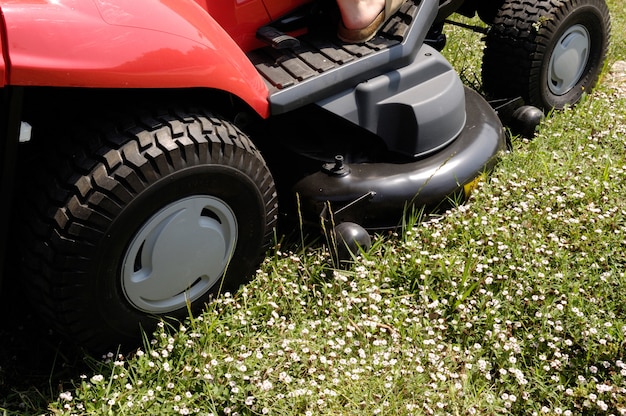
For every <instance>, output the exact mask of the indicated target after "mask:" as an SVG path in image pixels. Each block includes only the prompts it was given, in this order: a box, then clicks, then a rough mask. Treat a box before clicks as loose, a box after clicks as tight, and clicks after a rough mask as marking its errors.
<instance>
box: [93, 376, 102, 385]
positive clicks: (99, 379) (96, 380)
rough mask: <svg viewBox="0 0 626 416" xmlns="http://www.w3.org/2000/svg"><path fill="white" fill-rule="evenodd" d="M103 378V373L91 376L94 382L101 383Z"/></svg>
mask: <svg viewBox="0 0 626 416" xmlns="http://www.w3.org/2000/svg"><path fill="white" fill-rule="evenodd" d="M103 380H104V376H102V375H101V374H96V375H95V376H93V377H91V382H92V383H94V384H96V383H100V382H101V381H103Z"/></svg>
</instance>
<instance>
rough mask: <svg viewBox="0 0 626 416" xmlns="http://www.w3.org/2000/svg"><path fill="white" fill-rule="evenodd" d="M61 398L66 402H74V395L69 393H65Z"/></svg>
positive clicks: (60, 395)
mask: <svg viewBox="0 0 626 416" xmlns="http://www.w3.org/2000/svg"><path fill="white" fill-rule="evenodd" d="M59 398H60V399H62V400H65V401H68V402H69V401H72V399H73V397H72V393H71V392H69V391H66V392H64V393H61V394H59Z"/></svg>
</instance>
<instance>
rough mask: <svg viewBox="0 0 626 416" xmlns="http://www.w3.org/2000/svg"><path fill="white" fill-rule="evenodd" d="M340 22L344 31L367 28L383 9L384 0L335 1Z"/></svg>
mask: <svg viewBox="0 0 626 416" xmlns="http://www.w3.org/2000/svg"><path fill="white" fill-rule="evenodd" d="M337 5H338V6H339V11H340V12H341V20H342V22H343V25H344V26H345V27H346V29H350V30H355V29H356V30H358V29H363V28H365V27H367V26H369V25H370V24H371V23H372V22H373V21H374V20H375V19H376V17H378V15H379V14H380V12H382V11H383V10H384V9H385V0H337Z"/></svg>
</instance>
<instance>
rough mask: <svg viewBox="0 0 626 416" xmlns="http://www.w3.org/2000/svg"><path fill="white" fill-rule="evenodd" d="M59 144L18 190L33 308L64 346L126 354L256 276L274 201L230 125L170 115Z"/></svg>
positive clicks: (248, 147) (197, 115) (256, 162)
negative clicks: (161, 325)
mask: <svg viewBox="0 0 626 416" xmlns="http://www.w3.org/2000/svg"><path fill="white" fill-rule="evenodd" d="M62 136H63V134H62V133H61V134H58V135H55V137H48V138H47V140H46V143H47V144H48V147H46V145H45V144H44V147H46V150H45V151H46V153H45V158H44V159H43V160H44V162H43V163H45V164H46V165H47V172H46V173H44V174H43V175H42V174H38V175H33V176H35V182H36V183H35V184H33V185H31V186H29V188H30V189H31V190H32V192H31V193H30V195H31V198H30V199H29V200H28V201H27V203H26V204H25V208H26V209H25V212H24V218H25V219H24V223H25V224H28V225H27V228H26V229H25V233H24V235H25V237H26V238H24V242H25V244H24V245H23V253H24V254H23V259H24V261H23V264H24V270H25V274H26V277H27V279H28V280H27V281H26V285H25V288H26V290H27V293H28V294H29V297H30V298H31V299H32V300H33V303H34V305H35V306H36V307H37V308H39V309H40V310H41V311H42V312H43V314H44V317H46V318H47V319H48V321H49V322H50V323H51V324H52V325H53V327H54V328H56V329H57V330H58V331H59V332H61V333H62V334H64V335H66V336H67V337H68V338H69V339H71V340H72V341H73V342H75V343H77V344H78V345H80V346H83V347H86V348H88V349H90V350H93V351H99V352H100V351H103V350H105V349H107V348H110V347H114V346H115V345H117V344H120V343H121V344H126V345H135V344H136V343H137V341H139V340H140V339H141V331H140V327H141V328H143V329H144V330H146V331H150V330H151V329H152V328H154V325H155V324H156V322H157V319H158V318H166V317H168V318H169V317H173V318H179V319H180V318H184V317H186V316H188V313H189V309H191V310H192V311H198V310H199V309H200V308H202V306H203V305H204V304H205V302H206V301H208V299H209V297H210V296H211V295H213V294H216V293H217V292H218V291H220V290H222V291H226V290H236V289H237V288H238V286H239V285H240V284H241V283H242V282H243V281H244V279H245V278H246V277H249V276H250V275H251V274H252V273H253V272H254V271H255V269H256V267H257V265H258V263H259V261H260V260H261V258H262V256H263V254H264V253H265V250H266V249H267V247H268V244H269V243H270V239H271V237H272V235H273V227H274V226H275V222H276V218H277V199H276V192H275V187H274V182H273V179H272V176H271V174H270V172H269V170H268V168H267V166H266V164H265V162H264V160H263V158H262V157H261V154H260V153H259V151H258V150H257V149H256V148H255V147H254V146H253V144H252V143H251V141H250V140H249V139H248V138H247V137H246V136H245V135H244V134H243V133H242V132H241V131H239V130H238V129H237V128H235V127H234V126H233V125H232V124H230V123H229V122H227V121H225V120H222V119H220V118H217V117H214V116H213V115H212V114H211V113H209V112H205V111H201V110H194V111H191V112H186V111H178V110H177V111H174V110H171V111H163V112H159V113H154V114H151V115H150V116H143V117H135V118H131V119H128V120H125V121H123V122H122V121H119V120H118V121H115V123H108V124H107V123H103V122H102V120H96V122H94V123H92V127H83V128H72V129H71V132H68V133H67V136H68V137H70V138H69V139H67V138H64V137H62ZM50 144H53V145H50ZM31 174H32V172H31ZM155 318H157V319H155Z"/></svg>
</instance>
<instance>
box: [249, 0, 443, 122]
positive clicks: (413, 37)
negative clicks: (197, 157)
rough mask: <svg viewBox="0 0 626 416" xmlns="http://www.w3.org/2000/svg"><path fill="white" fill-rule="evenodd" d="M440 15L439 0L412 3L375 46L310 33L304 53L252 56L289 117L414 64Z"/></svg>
mask: <svg viewBox="0 0 626 416" xmlns="http://www.w3.org/2000/svg"><path fill="white" fill-rule="evenodd" d="M437 12H438V2H437V0H407V2H406V3H405V4H403V5H402V7H401V8H400V10H399V11H398V12H397V13H396V14H395V15H394V16H393V17H392V18H391V19H390V20H389V21H387V23H386V24H385V26H384V27H383V29H382V30H381V31H380V32H379V33H378V35H376V36H375V37H374V38H373V39H372V40H370V41H369V42H366V43H361V44H348V43H344V42H342V41H340V40H339V39H338V38H337V37H336V35H335V34H332V35H330V36H329V35H328V33H309V34H307V35H304V36H302V37H300V38H299V40H300V47H298V48H295V49H287V50H282V51H277V50H275V49H273V48H271V47H265V48H261V49H257V50H255V51H252V52H250V53H248V57H249V58H250V60H251V61H252V63H253V64H254V65H255V67H256V68H257V70H258V71H259V73H260V74H261V75H262V76H263V78H264V79H265V81H266V84H267V86H268V88H269V91H270V96H269V102H270V109H271V112H272V114H281V113H286V112H288V111H291V110H294V109H296V108H299V107H302V106H304V105H306V104H310V103H314V102H317V101H319V100H321V99H324V98H327V97H329V96H331V95H334V94H337V93H339V92H341V91H344V90H346V89H348V88H350V87H352V86H354V85H357V84H358V83H360V82H363V81H365V80H367V79H370V78H373V77H375V76H378V75H381V74H384V73H386V72H389V71H392V70H394V69H397V68H400V67H403V66H406V65H408V64H409V63H410V62H412V61H413V59H414V57H415V55H416V54H417V52H418V51H419V49H420V47H421V46H422V43H423V42H424V39H425V37H426V34H427V33H428V30H429V28H430V25H431V24H432V22H433V20H434V18H435V17H436V16H437Z"/></svg>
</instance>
